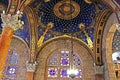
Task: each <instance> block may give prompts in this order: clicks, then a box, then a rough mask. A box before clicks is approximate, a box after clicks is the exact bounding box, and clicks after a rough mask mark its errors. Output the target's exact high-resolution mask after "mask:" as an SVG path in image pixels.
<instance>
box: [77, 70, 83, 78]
mask: <svg viewBox="0 0 120 80" xmlns="http://www.w3.org/2000/svg"><path fill="white" fill-rule="evenodd" d="M77 78H82V72H81V70H80V71H79V73H78V74H77Z"/></svg>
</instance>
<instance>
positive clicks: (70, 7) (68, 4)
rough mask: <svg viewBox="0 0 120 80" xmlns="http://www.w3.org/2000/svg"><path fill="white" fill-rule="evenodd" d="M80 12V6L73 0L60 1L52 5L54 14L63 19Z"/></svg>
mask: <svg viewBox="0 0 120 80" xmlns="http://www.w3.org/2000/svg"><path fill="white" fill-rule="evenodd" d="M79 12H80V6H79V5H78V4H77V3H76V2H75V1H70V0H67V1H60V2H58V3H56V5H55V6H54V14H55V15H56V16H57V17H59V18H61V19H65V20H70V19H73V18H75V17H76V16H77V15H78V14H79Z"/></svg>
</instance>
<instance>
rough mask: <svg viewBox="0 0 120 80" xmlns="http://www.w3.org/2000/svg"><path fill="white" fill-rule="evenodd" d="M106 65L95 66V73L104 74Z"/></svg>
mask: <svg viewBox="0 0 120 80" xmlns="http://www.w3.org/2000/svg"><path fill="white" fill-rule="evenodd" d="M103 68H104V66H96V65H95V66H94V70H95V74H103Z"/></svg>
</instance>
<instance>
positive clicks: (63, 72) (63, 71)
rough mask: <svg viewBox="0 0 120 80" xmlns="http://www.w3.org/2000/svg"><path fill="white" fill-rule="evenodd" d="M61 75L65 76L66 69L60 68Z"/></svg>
mask: <svg viewBox="0 0 120 80" xmlns="http://www.w3.org/2000/svg"><path fill="white" fill-rule="evenodd" d="M61 77H67V69H61Z"/></svg>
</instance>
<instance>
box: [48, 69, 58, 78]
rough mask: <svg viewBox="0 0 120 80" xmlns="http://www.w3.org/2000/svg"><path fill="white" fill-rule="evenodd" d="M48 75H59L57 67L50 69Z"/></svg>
mask: <svg viewBox="0 0 120 80" xmlns="http://www.w3.org/2000/svg"><path fill="white" fill-rule="evenodd" d="M48 74H49V75H48V77H57V69H53V68H51V69H48Z"/></svg>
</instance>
